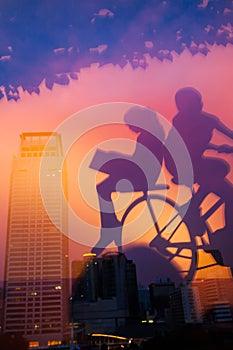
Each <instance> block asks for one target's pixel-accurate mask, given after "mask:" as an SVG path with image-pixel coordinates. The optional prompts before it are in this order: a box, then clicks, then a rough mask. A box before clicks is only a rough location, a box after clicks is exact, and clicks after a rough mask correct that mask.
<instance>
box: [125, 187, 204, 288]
mask: <svg viewBox="0 0 233 350" xmlns="http://www.w3.org/2000/svg"><path fill="white" fill-rule="evenodd" d="M142 205H143V215H144V216H145V219H144V222H147V225H146V228H145V229H144V228H143V227H142V226H141V229H142V236H143V237H144V238H145V240H146V241H147V242H146V244H148V245H149V247H151V248H152V249H154V250H156V252H157V253H158V254H160V255H162V256H163V257H164V258H165V259H167V260H168V261H169V262H170V263H171V264H172V265H173V266H174V267H175V268H176V270H177V272H178V273H179V274H180V277H181V279H182V280H184V281H188V280H191V279H192V277H193V275H194V273H195V270H196V264H197V256H196V242H195V239H194V238H193V237H192V235H191V234H190V232H189V230H188V227H187V225H186V224H185V222H184V221H183V217H182V214H181V209H180V207H179V206H178V205H177V204H176V203H175V202H174V201H173V200H171V199H169V198H166V197H164V196H162V195H158V194H149V195H148V196H146V195H144V196H142V197H140V198H138V199H136V200H135V201H133V202H132V203H131V205H130V206H129V207H128V208H127V210H126V211H125V214H124V215H123V217H122V224H123V225H127V223H128V222H130V220H131V221H132V217H135V215H137V214H138V212H137V208H138V207H139V206H142ZM130 217H131V219H130ZM142 218H143V216H142V215H141V217H140V220H141V221H143V220H142ZM134 220H136V219H134ZM138 225H139V221H138V222H137V223H136V225H135V227H136V226H137V227H138ZM141 240H143V238H141Z"/></svg>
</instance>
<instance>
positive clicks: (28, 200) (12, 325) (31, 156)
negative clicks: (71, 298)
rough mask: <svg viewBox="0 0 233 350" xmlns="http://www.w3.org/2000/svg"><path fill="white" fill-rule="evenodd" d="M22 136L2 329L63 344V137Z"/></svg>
mask: <svg viewBox="0 0 233 350" xmlns="http://www.w3.org/2000/svg"><path fill="white" fill-rule="evenodd" d="M20 137H21V143H20V149H19V153H18V155H17V156H16V157H14V159H13V165H12V174H11V185H10V198H9V214H8V231H7V246H6V261H5V287H4V290H5V302H4V324H3V330H4V332H16V333H17V332H18V333H21V334H23V335H24V336H25V337H26V339H27V340H28V341H29V344H30V345H31V346H35V345H51V344H58V343H60V342H61V341H62V340H63V339H64V336H65V332H66V327H67V322H68V293H69V291H68V238H67V237H66V236H65V235H63V234H62V233H61V232H62V231H63V229H66V225H67V213H66V211H65V206H64V200H63V198H62V197H61V194H60V193H61V192H60V191H57V186H58V185H59V184H60V183H61V179H62V172H63V170H65V169H61V164H62V160H63V154H62V143H61V137H60V135H59V134H57V133H49V132H30V133H23V134H21V135H20ZM49 140H50V143H49V147H46V148H45V146H46V144H47V142H48V141H49ZM42 157H45V158H46V163H45V166H44V169H43V171H44V172H45V173H46V174H45V175H46V182H45V184H44V194H43V196H44V197H45V196H46V201H47V203H49V204H48V205H49V212H50V213H52V217H53V221H52V220H51V219H50V216H49V215H48V213H47V210H46V209H45V207H44V202H43V198H42V196H41V191H40V181H41V179H40V165H41V160H42ZM45 158H43V159H45ZM47 209H48V206H47ZM54 218H55V219H54Z"/></svg>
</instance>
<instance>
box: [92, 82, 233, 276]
mask: <svg viewBox="0 0 233 350" xmlns="http://www.w3.org/2000/svg"><path fill="white" fill-rule="evenodd" d="M175 101H176V105H177V109H178V113H177V115H176V116H175V117H174V118H173V128H172V129H171V131H170V133H169V134H168V136H167V137H165V132H164V130H163V127H162V125H161V123H160V121H159V120H158V118H157V116H156V113H153V111H151V110H149V109H147V108H143V107H139V106H135V107H132V108H131V109H129V111H128V112H127V113H126V114H125V116H124V117H125V123H126V124H127V125H128V126H129V128H130V130H131V131H133V132H135V133H137V134H138V137H137V144H136V149H135V152H134V154H133V155H132V156H128V155H123V154H120V153H117V152H116V153H114V152H103V151H101V150H98V151H97V153H96V155H95V157H94V159H93V161H92V164H91V167H92V168H94V169H96V170H98V171H101V172H104V173H106V174H108V175H109V176H108V177H107V179H105V180H104V181H103V182H101V183H100V184H98V185H97V193H98V198H99V205H100V216H101V231H100V239H99V241H98V242H97V243H96V245H95V247H93V249H92V252H94V253H96V254H97V255H99V254H101V252H102V251H103V250H104V249H105V247H107V246H108V245H109V244H110V243H111V242H115V244H116V245H117V246H118V249H119V251H121V250H122V229H123V226H124V225H125V223H126V220H127V217H129V215H130V213H131V212H132V211H134V210H135V208H136V207H137V206H138V205H140V204H142V203H146V207H147V209H148V212H149V213H150V217H151V220H152V222H153V228H154V230H155V232H154V237H153V239H152V240H151V241H150V242H149V246H150V247H151V249H155V250H156V251H157V252H159V253H160V254H162V255H163V256H164V257H166V258H167V259H169V260H170V261H171V263H174V264H178V265H179V263H180V262H181V261H182V266H183V269H180V273H181V274H182V276H183V277H184V278H185V279H191V278H192V277H193V274H194V272H195V269H196V267H197V248H198V249H204V250H206V251H208V250H211V249H218V242H219V240H220V241H221V240H222V241H225V242H228V241H229V242H232V234H233V215H232V213H233V185H232V184H231V182H230V181H229V180H228V178H227V175H228V173H229V171H230V166H229V164H228V163H227V162H226V161H225V160H223V159H222V158H218V157H213V156H211V157H210V156H206V154H205V152H206V151H207V150H212V151H213V150H214V151H217V152H219V153H230V152H232V151H233V148H232V147H231V146H228V145H215V144H213V143H211V139H212V136H213V132H214V131H215V130H217V131H218V132H220V133H222V134H224V135H225V136H227V137H229V138H231V139H233V131H232V130H230V129H229V128H227V127H226V126H225V125H224V124H222V122H221V121H220V119H219V118H217V117H216V116H213V115H210V114H208V113H206V112H203V111H202V107H203V103H202V99H201V95H200V93H199V92H198V91H197V90H195V89H194V88H190V87H188V88H183V89H180V90H179V91H177V93H176V95H175ZM177 131H178V134H179V135H180V136H181V139H182V141H183V143H184V147H185V148H186V151H187V152H188V154H189V156H190V159H191V164H192V170H193V182H192V181H190V177H189V176H184V174H185V173H186V172H187V169H186V167H185V166H184V167H183V173H181V171H180V169H181V168H182V165H181V166H180V165H177V164H176V160H175V159H174V157H173V154H172V152H171V150H174V148H176V146H177V145H176V142H175V143H174V133H177ZM181 158H182V156H181ZM164 163H165V166H166V168H167V170H168V171H169V173H170V174H171V176H172V182H173V183H174V186H180V185H182V186H186V187H187V188H189V189H190V191H191V193H192V194H193V196H192V198H191V201H190V203H189V205H187V204H185V205H183V206H180V205H178V203H176V202H175V201H174V200H173V199H171V198H168V197H167V196H166V195H163V194H159V192H157V190H158V189H159V187H158V185H156V183H157V182H158V178H159V174H160V171H161V168H162V166H163V164H164ZM178 170H179V171H178ZM122 180H127V181H123V182H122ZM129 183H130V185H131V186H128V184H129ZM193 184H194V185H195V186H193ZM129 187H130V188H129ZM194 187H195V188H196V191H194V190H193V188H194ZM162 188H164V186H162ZM151 190H153V191H151ZM116 191H119V192H127V191H132V192H141V193H142V195H141V196H140V197H139V198H137V199H136V200H135V201H133V203H131V204H130V205H129V207H128V208H127V209H126V210H125V213H124V214H123V216H122V218H121V219H119V218H117V216H116V214H115V209H114V205H113V202H112V193H113V192H116ZM154 191H155V192H154ZM210 193H212V194H214V195H216V196H217V198H219V200H218V201H217V203H215V204H214V205H213V206H211V207H210V208H209V209H208V210H207V212H206V213H204V214H203V215H201V209H200V206H201V204H202V202H203V201H204V199H205V198H206V197H207V196H208V195H209V194H210ZM220 207H224V217H223V222H224V224H225V225H224V227H223V228H222V229H221V230H213V229H212V228H211V227H210V225H209V223H208V219H209V218H210V217H211V216H212V215H213V214H214V213H215V211H217V209H218V208H220ZM197 237H200V238H199V239H197ZM214 241H216V242H217V243H216V242H214ZM216 263H222V262H221V261H216Z"/></svg>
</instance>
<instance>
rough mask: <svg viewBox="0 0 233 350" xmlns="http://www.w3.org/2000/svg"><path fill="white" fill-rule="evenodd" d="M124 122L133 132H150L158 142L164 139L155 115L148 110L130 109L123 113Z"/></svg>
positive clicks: (135, 107)
mask: <svg viewBox="0 0 233 350" xmlns="http://www.w3.org/2000/svg"><path fill="white" fill-rule="evenodd" d="M124 121H125V123H126V125H128V126H129V128H130V129H131V130H132V131H133V132H136V133H138V132H140V133H143V132H145V131H146V132H151V133H152V134H154V135H155V136H156V137H158V138H159V139H160V140H163V139H164V130H163V127H162V125H161V124H160V121H159V118H158V116H157V113H156V112H155V111H153V110H151V109H149V108H146V107H142V106H133V107H131V108H130V109H129V110H128V111H127V112H126V113H125V115H124Z"/></svg>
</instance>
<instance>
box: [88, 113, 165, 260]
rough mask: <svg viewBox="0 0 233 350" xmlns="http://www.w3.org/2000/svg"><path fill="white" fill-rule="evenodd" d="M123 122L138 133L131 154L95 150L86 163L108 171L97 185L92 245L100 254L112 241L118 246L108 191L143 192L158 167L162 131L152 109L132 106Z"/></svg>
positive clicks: (118, 224) (155, 176) (119, 227)
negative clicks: (97, 221) (96, 231)
mask: <svg viewBox="0 0 233 350" xmlns="http://www.w3.org/2000/svg"><path fill="white" fill-rule="evenodd" d="M124 122H125V124H126V125H127V126H128V127H129V128H130V130H131V131H133V132H134V133H136V134H138V136H137V143H136V148H135V151H134V153H133V155H126V154H121V153H114V152H103V151H101V150H97V152H96V154H95V156H94V159H93V160H92V163H91V164H90V167H91V168H94V169H97V170H99V171H101V172H103V173H105V174H109V176H108V177H107V178H106V179H105V180H104V181H102V182H101V183H100V184H98V185H97V193H98V199H99V206H100V215H101V233H100V239H99V241H98V242H97V243H96V245H95V247H94V248H93V249H92V252H94V253H96V254H100V253H101V252H102V250H103V249H104V248H105V247H106V246H107V245H108V244H110V243H111V242H112V241H115V243H116V245H117V246H118V249H119V250H121V246H122V242H121V235H122V223H121V222H120V221H119V220H118V219H117V217H116V214H115V211H114V206H113V202H112V199H111V195H112V193H113V192H114V191H120V192H128V191H130V192H135V191H140V192H141V191H143V192H146V191H147V190H148V189H150V188H152V187H154V185H155V182H156V180H157V179H158V176H159V174H160V171H161V166H162V161H163V143H164V138H165V133H164V130H163V127H162V126H161V124H160V123H159V120H158V118H157V116H156V113H155V112H154V111H152V110H150V109H148V108H145V107H140V106H134V107H131V108H130V109H129V110H128V111H127V112H126V113H125V115H124ZM150 130H151V132H150Z"/></svg>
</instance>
